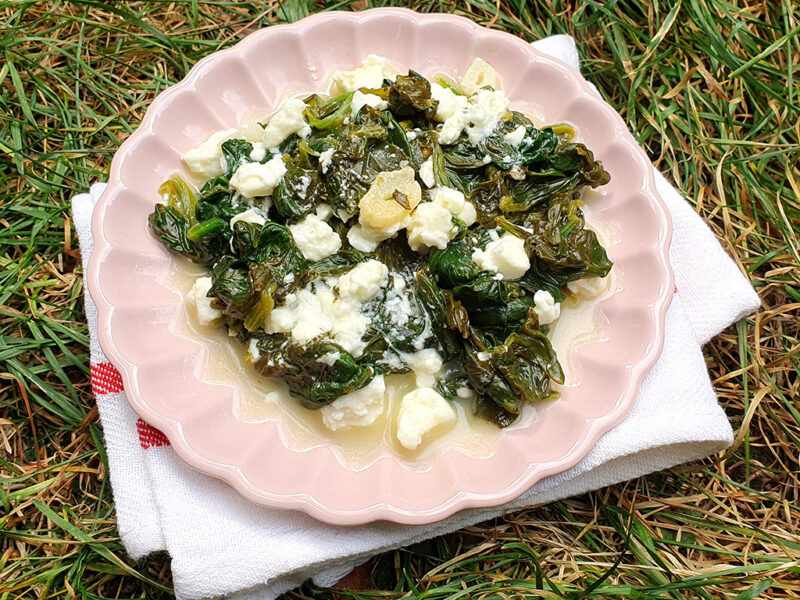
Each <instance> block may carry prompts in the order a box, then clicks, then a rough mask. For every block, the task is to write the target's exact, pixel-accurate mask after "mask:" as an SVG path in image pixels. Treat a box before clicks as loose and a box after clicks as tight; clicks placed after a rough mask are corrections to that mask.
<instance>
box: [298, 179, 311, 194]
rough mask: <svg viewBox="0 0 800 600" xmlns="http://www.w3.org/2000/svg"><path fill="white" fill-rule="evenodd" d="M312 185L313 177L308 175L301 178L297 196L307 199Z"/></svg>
mask: <svg viewBox="0 0 800 600" xmlns="http://www.w3.org/2000/svg"><path fill="white" fill-rule="evenodd" d="M310 185H311V177H309V176H308V175H303V176H302V177H301V178H300V185H298V186H297V194H298V196H300V197H301V198H305V197H306V194H307V193H308V186H310Z"/></svg>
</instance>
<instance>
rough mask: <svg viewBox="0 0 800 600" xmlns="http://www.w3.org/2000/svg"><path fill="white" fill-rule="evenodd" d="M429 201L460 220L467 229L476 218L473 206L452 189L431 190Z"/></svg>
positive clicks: (437, 188) (462, 195) (441, 187)
mask: <svg viewBox="0 0 800 600" xmlns="http://www.w3.org/2000/svg"><path fill="white" fill-rule="evenodd" d="M431 201H432V202H434V203H435V204H439V205H440V206H443V207H444V208H446V209H447V210H449V211H450V214H451V215H453V216H454V217H455V218H456V219H459V220H461V221H462V222H463V223H464V224H465V225H466V226H467V227H469V226H470V225H472V224H473V223H474V222H475V220H476V219H477V218H478V213H477V212H476V210H475V206H474V205H473V204H472V202H470V201H469V200H467V199H466V198H464V194H462V193H461V192H459V191H458V190H454V189H453V188H449V187H445V186H439V187H435V188H433V189H432V190H431Z"/></svg>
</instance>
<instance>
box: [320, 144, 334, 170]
mask: <svg viewBox="0 0 800 600" xmlns="http://www.w3.org/2000/svg"><path fill="white" fill-rule="evenodd" d="M331 156H333V148H328V149H327V150H324V151H323V152H320V155H319V168H320V170H321V171H322V173H323V175H324V174H325V173H327V172H328V168H329V167H330V166H331Z"/></svg>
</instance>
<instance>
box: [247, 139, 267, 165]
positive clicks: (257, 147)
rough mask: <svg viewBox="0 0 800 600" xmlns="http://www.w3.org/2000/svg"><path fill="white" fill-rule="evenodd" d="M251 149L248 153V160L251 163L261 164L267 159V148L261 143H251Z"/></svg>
mask: <svg viewBox="0 0 800 600" xmlns="http://www.w3.org/2000/svg"><path fill="white" fill-rule="evenodd" d="M251 146H253V149H252V150H251V151H250V160H251V161H253V162H261V161H262V160H264V159H265V158H266V157H267V147H266V146H265V145H264V144H263V143H261V142H253V143H252V144H251Z"/></svg>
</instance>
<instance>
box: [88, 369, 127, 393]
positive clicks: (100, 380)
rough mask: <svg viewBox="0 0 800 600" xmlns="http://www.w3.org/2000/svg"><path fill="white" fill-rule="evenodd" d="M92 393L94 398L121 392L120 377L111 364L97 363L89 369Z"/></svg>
mask: <svg viewBox="0 0 800 600" xmlns="http://www.w3.org/2000/svg"><path fill="white" fill-rule="evenodd" d="M89 373H90V375H91V381H92V391H93V392H94V395H95V396H99V395H100V394H113V393H115V392H121V391H122V376H121V375H120V374H119V371H117V370H116V369H115V368H114V365H112V364H111V363H107V362H104V363H97V364H96V365H91V366H90V367H89Z"/></svg>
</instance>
